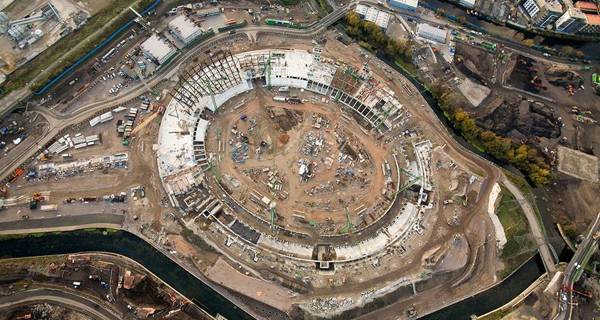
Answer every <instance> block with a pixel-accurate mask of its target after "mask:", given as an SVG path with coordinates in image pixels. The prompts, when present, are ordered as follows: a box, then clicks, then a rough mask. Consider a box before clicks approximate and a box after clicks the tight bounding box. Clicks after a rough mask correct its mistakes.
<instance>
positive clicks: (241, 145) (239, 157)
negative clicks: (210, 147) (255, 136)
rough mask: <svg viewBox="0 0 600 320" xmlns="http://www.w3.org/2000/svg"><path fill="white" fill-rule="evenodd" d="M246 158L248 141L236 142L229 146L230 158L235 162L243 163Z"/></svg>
mask: <svg viewBox="0 0 600 320" xmlns="http://www.w3.org/2000/svg"><path fill="white" fill-rule="evenodd" d="M247 159H248V143H246V142H236V143H235V144H234V145H233V147H232V148H231V160H233V162H235V163H244V162H246V160H247Z"/></svg>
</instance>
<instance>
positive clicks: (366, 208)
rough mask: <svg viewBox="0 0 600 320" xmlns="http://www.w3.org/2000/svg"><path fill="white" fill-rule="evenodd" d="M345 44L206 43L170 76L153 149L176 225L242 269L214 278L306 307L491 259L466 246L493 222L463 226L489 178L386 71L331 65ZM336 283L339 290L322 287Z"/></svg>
mask: <svg viewBox="0 0 600 320" xmlns="http://www.w3.org/2000/svg"><path fill="white" fill-rule="evenodd" d="M340 44H341V43H339V42H337V41H327V43H326V44H325V45H323V44H318V43H317V44H315V43H313V47H312V48H311V49H310V50H300V49H263V50H255V51H244V52H240V53H232V52H229V51H227V50H217V51H212V52H211V53H210V54H209V55H208V56H207V57H206V58H205V59H203V60H201V61H198V62H197V63H196V64H194V65H192V66H189V67H188V68H186V69H185V70H182V72H181V73H180V75H179V77H178V83H177V84H176V85H175V87H174V88H173V90H172V91H171V95H172V96H173V99H172V100H171V101H170V103H169V104H168V105H167V106H166V109H165V114H164V116H163V118H162V122H161V126H160V132H159V136H158V145H157V149H156V150H157V163H158V171H159V175H160V177H161V180H162V183H163V187H164V189H165V192H166V194H167V197H168V199H169V202H170V204H171V205H172V206H173V207H176V208H179V213H178V215H179V214H180V215H181V216H180V219H181V220H182V224H183V225H184V228H187V229H188V230H190V231H191V232H193V233H194V234H196V235H198V236H200V237H201V238H203V239H204V241H206V242H207V243H211V244H212V245H213V246H215V247H216V248H217V250H218V251H219V252H222V253H223V254H224V255H225V256H230V257H236V258H235V263H236V264H240V265H241V266H243V270H245V275H246V276H248V277H250V278H247V277H246V279H237V278H238V277H233V276H228V277H223V276H222V275H223V272H224V271H223V270H222V268H223V267H219V268H217V267H216V265H215V266H213V267H209V268H208V269H207V271H206V272H207V273H208V274H209V277H210V278H214V279H219V284H221V285H224V286H225V287H227V288H229V289H231V290H234V291H238V292H240V293H243V294H246V295H248V296H250V297H257V296H256V295H257V294H259V293H260V299H261V301H263V302H264V303H266V304H268V305H271V306H273V307H276V308H277V309H279V310H285V311H288V312H289V311H290V310H296V311H295V312H300V313H302V314H305V315H306V316H308V315H311V314H312V315H316V314H325V315H336V314H337V315H340V314H342V313H344V312H349V310H353V309H354V308H356V307H359V306H362V305H366V304H368V303H370V302H372V301H373V300H374V299H378V298H381V297H382V296H386V295H387V294H390V293H393V292H397V291H398V290H404V288H406V287H407V286H408V287H410V286H414V285H415V284H416V283H421V282H423V281H424V282H429V281H432V282H433V283H435V282H438V281H447V280H441V279H439V278H438V276H440V275H444V276H442V277H445V276H450V277H456V275H457V274H462V273H463V272H464V271H465V270H471V271H467V274H466V275H464V274H463V276H462V277H461V279H460V281H459V282H457V283H456V285H457V286H459V285H460V284H462V283H463V281H465V279H467V278H469V277H472V276H474V275H473V274H471V272H472V271H473V270H472V269H471V268H470V267H468V266H469V264H471V265H472V264H476V263H483V262H481V261H479V259H482V258H481V257H485V258H484V259H489V258H491V257H493V255H489V254H485V255H484V254H483V253H479V254H478V253H477V250H476V251H475V252H474V251H473V250H472V249H470V246H471V245H469V243H470V241H476V242H478V241H481V239H482V238H481V236H483V235H484V234H485V233H484V230H486V228H493V229H495V230H496V231H495V232H502V225H500V224H499V222H498V221H497V220H496V224H493V223H490V226H489V227H486V224H485V223H484V221H483V220H482V221H481V224H479V225H478V226H477V227H475V228H478V229H479V230H481V233H480V232H477V231H474V229H473V230H471V228H473V227H474V226H473V223H474V220H473V223H472V222H470V221H471V217H472V216H473V215H472V214H473V213H474V210H476V208H478V207H480V206H482V205H483V203H484V202H485V203H487V201H488V193H489V192H490V187H489V186H486V187H485V190H483V189H482V188H484V185H482V182H483V180H484V177H482V176H480V175H478V174H475V173H474V172H473V171H471V165H461V164H459V163H460V162H461V159H460V158H458V159H454V158H453V156H451V155H450V154H449V153H448V151H447V150H445V149H444V148H443V146H442V145H440V144H439V142H438V141H439V138H438V137H436V136H435V135H430V134H426V132H427V131H426V126H427V124H426V123H422V122H415V119H414V118H415V117H419V116H417V115H415V113H414V112H413V111H412V110H411V109H409V107H407V106H406V105H405V103H409V104H412V102H411V101H410V99H411V96H413V95H414V92H413V91H412V90H409V89H410V88H409V87H407V86H406V84H405V85H404V86H400V87H396V88H397V89H395V90H399V91H394V89H392V88H391V87H390V86H389V84H392V85H394V86H396V84H394V83H392V82H388V80H386V79H387V78H389V72H390V71H389V70H386V68H385V67H382V66H381V65H379V64H378V63H376V62H370V61H369V60H370V59H369V58H368V57H366V56H364V57H361V59H356V60H357V61H358V63H356V62H354V61H353V62H352V63H350V62H347V63H341V64H340V62H339V61H340V60H337V61H338V62H337V63H334V61H335V60H334V59H335V58H334V57H333V56H330V52H331V51H330V50H332V48H334V47H335V46H339V45H340ZM401 88H402V89H401ZM410 108H413V106H411V107H410ZM480 193H483V194H480ZM489 197H490V198H493V199H489V201H492V203H493V202H494V201H495V196H494V195H493V192H492V194H490V195H489ZM490 214H492V215H493V209H492V212H491V213H490ZM458 226H461V227H460V228H461V229H462V228H464V230H463V231H461V232H449V231H450V230H451V229H454V228H457V227H458ZM475 234H477V235H475ZM499 237H500V239H501V240H499V241H498V243H497V245H498V247H500V248H501V246H502V245H503V243H504V242H505V240H504V241H503V240H502V236H501V235H499ZM476 239H477V240H476ZM488 249H489V250H493V251H494V252H495V250H497V249H496V248H495V246H494V247H490V248H488ZM488 249H486V251H487V250H488ZM482 250H483V249H482ZM477 257H479V258H477ZM219 260H221V259H219ZM217 264H219V262H217ZM487 272H490V273H487ZM495 272H496V270H495V269H494V268H492V269H489V270H487V271H486V273H487V274H488V275H490V274H493V273H495ZM334 275H335V276H334ZM252 277H258V278H264V279H268V280H272V281H274V283H267V282H262V281H260V280H258V279H255V280H251V278H252ZM242 278H244V277H242ZM236 279H237V280H236ZM381 279H387V281H389V282H388V283H387V284H386V285H377V284H375V283H379V284H381V283H382V282H381V281H380V280H381ZM486 279H488V280H486V281H489V280H491V279H492V278H486ZM276 284H277V285H276ZM280 285H282V286H283V287H280ZM257 286H258V287H257ZM331 287H336V288H338V289H337V292H338V294H336V295H331V293H328V294H325V295H322V294H317V293H318V292H323V293H324V291H322V290H324V289H325V288H331ZM283 288H288V289H291V290H292V291H291V292H287V291H286V290H283V291H282V289H283ZM415 290H416V289H415ZM292 292H294V293H292ZM415 292H416V291H415ZM296 294H301V296H299V297H297V298H292V297H293V296H295V295H296ZM303 297H305V298H303ZM308 297H314V298H310V299H307V298H308ZM413 311H414V310H413ZM411 312H412V311H411Z"/></svg>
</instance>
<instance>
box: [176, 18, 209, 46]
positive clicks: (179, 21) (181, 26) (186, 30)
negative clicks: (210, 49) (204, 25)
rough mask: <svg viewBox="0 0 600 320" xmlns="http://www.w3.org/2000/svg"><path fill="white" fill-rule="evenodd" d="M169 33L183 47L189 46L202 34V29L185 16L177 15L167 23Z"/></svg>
mask: <svg viewBox="0 0 600 320" xmlns="http://www.w3.org/2000/svg"><path fill="white" fill-rule="evenodd" d="M169 31H170V32H171V34H172V35H173V36H175V38H177V39H178V40H180V41H181V42H183V43H184V44H185V45H188V44H190V43H191V42H193V41H194V40H196V39H197V38H198V36H199V35H200V34H202V29H200V27H198V26H197V25H196V24H195V23H194V22H193V21H192V20H190V19H189V18H188V17H186V16H185V15H179V16H177V17H176V18H175V19H173V20H171V22H169Z"/></svg>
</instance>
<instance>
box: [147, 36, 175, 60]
mask: <svg viewBox="0 0 600 320" xmlns="http://www.w3.org/2000/svg"><path fill="white" fill-rule="evenodd" d="M140 48H141V49H142V52H143V53H144V55H145V56H146V58H148V59H151V60H154V61H156V62H157V63H158V64H159V65H161V64H163V63H165V62H166V61H168V60H169V59H171V58H172V57H173V56H174V55H175V53H177V49H175V47H173V45H172V44H171V43H170V42H168V41H167V40H165V39H163V38H161V37H159V36H158V35H156V34H153V35H152V36H151V37H150V38H148V39H146V41H144V42H143V43H142V44H141V45H140Z"/></svg>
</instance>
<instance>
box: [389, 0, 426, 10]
mask: <svg viewBox="0 0 600 320" xmlns="http://www.w3.org/2000/svg"><path fill="white" fill-rule="evenodd" d="M388 3H389V4H390V6H392V7H394V8H397V9H403V10H409V11H416V10H417V6H418V5H419V0H390V1H389V2H388Z"/></svg>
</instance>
